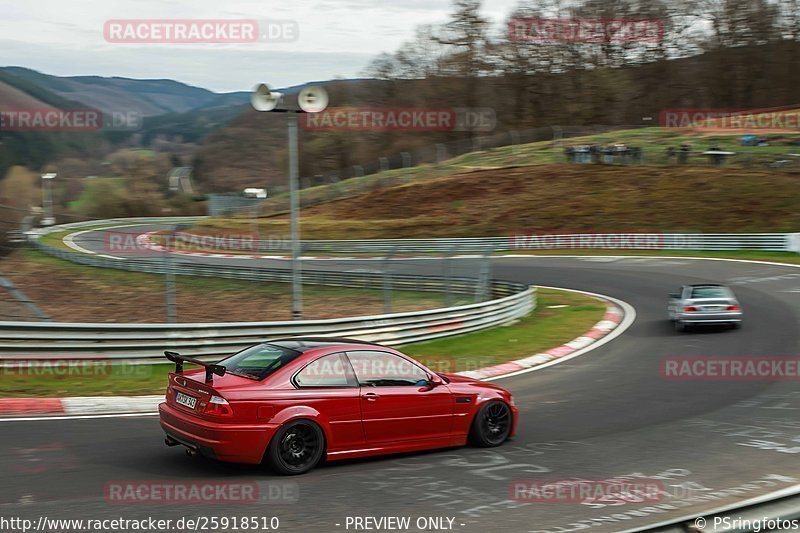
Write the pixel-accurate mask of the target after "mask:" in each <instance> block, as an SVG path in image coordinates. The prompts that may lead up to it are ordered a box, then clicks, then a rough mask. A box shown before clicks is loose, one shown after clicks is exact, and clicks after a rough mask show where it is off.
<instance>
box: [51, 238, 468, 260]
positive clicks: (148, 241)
mask: <svg viewBox="0 0 800 533" xmlns="http://www.w3.org/2000/svg"><path fill="white" fill-rule="evenodd" d="M157 233H158V232H157V231H149V232H147V233H142V234H141V235H139V236H137V237H136V242H137V244H139V245H141V246H143V247H144V248H147V249H149V250H153V251H154V252H165V251H166V248H165V247H164V246H163V245H161V244H157V243H154V242H153V240H152V238H151V236H152V235H156V234H157ZM65 239H66V237H65ZM169 253H171V254H177V255H189V256H194V257H216V258H224V259H276V260H280V261H291V259H292V256H290V255H253V254H225V253H217V252H189V251H187V250H179V249H174V248H173V249H171V250H169ZM444 257H445V256H443V255H427V256H404V255H397V256H394V258H393V259H395V260H402V259H409V260H412V259H413V260H417V259H442V258H444ZM447 257H449V258H450V259H456V258H457V259H477V258H481V257H483V256H482V255H478V254H464V255H454V256H447ZM301 259H303V260H306V261H355V260H357V261H383V260H384V257H382V256H362V257H357V256H335V255H304V256H302V257H301Z"/></svg>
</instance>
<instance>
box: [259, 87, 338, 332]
mask: <svg viewBox="0 0 800 533" xmlns="http://www.w3.org/2000/svg"><path fill="white" fill-rule="evenodd" d="M283 100H284V96H283V94H282V93H278V92H273V91H271V90H270V88H269V85H267V84H266V83H261V84H259V85H257V86H256V88H255V90H254V91H253V94H252V95H251V97H250V103H251V105H252V106H253V108H254V109H255V110H256V111H277V112H284V113H287V114H288V120H287V123H288V137H289V139H288V141H289V211H290V215H289V226H290V232H291V239H292V320H300V319H302V318H303V280H302V276H301V272H302V265H301V263H300V213H299V210H300V209H299V208H300V202H299V198H298V184H297V182H298V179H299V176H298V174H299V170H298V169H299V164H298V149H297V113H298V112H299V113H319V112H321V111H324V110H325V108H326V107H328V93H327V92H326V91H325V89H324V88H323V87H321V86H308V87H305V88H304V89H303V90H301V91H300V92H299V93H298V95H297V104H296V106H294V105H292V106H288V107H287V106H285V105H282V106H281V108H278V105H279V104H284V102H283Z"/></svg>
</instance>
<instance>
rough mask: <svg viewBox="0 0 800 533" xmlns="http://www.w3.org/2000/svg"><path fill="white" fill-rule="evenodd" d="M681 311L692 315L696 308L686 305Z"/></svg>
mask: <svg viewBox="0 0 800 533" xmlns="http://www.w3.org/2000/svg"><path fill="white" fill-rule="evenodd" d="M683 310H684V311H686V312H687V313H694V312H695V311H697V308H696V307H694V306H692V305H687V306H686V307H684V308H683Z"/></svg>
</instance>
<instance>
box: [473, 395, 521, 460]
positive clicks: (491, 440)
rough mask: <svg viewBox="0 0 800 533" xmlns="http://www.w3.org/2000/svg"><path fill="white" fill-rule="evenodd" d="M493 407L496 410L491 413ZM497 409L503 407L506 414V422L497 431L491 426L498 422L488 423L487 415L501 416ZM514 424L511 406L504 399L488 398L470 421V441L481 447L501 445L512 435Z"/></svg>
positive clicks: (496, 417)
mask: <svg viewBox="0 0 800 533" xmlns="http://www.w3.org/2000/svg"><path fill="white" fill-rule="evenodd" d="M490 409H492V410H493V411H495V412H494V413H489V410H490ZM497 409H501V410H502V411H503V412H504V414H505V424H504V426H503V427H502V428H500V430H499V431H497V432H495V431H493V430H492V429H491V426H496V425H497V424H493V423H491V422H490V423H489V424H486V422H487V420H486V418H487V415H489V417H490V418H492V416H491V415H493V414H494V417H493V418H495V419H498V418H500V417H499V416H497V413H498V411H497ZM513 425H514V414H513V411H512V410H511V406H510V405H509V404H508V403H507V402H506V401H505V400H502V399H498V398H494V399H491V400H487V401H486V402H484V403H483V404H481V406H480V407H479V408H478V410H477V411H476V412H475V416H473V417H472V422H471V423H470V429H469V438H468V440H469V442H470V444H472V445H473V446H478V447H480V448H493V447H495V446H500V445H501V444H503V443H504V442H505V441H506V440H508V438H509V437H510V436H511V431H512V430H513Z"/></svg>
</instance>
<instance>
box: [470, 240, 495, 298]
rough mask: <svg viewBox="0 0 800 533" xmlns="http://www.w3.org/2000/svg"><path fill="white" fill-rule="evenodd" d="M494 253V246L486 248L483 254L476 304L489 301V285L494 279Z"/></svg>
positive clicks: (476, 291)
mask: <svg viewBox="0 0 800 533" xmlns="http://www.w3.org/2000/svg"><path fill="white" fill-rule="evenodd" d="M492 253H494V245H491V246H489V247H488V248H486V249H485V250H484V252H483V257H481V266H480V272H479V274H478V285H477V287H476V290H475V303H478V302H485V301H486V300H487V296H488V292H489V283H490V280H491V279H492Z"/></svg>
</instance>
